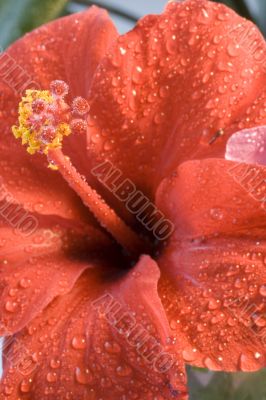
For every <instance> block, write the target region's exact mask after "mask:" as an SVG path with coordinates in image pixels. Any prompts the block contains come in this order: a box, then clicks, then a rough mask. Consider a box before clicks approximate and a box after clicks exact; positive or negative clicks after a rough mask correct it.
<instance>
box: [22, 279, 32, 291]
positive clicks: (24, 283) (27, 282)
mask: <svg viewBox="0 0 266 400" xmlns="http://www.w3.org/2000/svg"><path fill="white" fill-rule="evenodd" d="M30 285H31V280H30V279H26V278H22V279H21V280H20V281H19V286H20V287H21V288H22V289H26V288H28V287H30Z"/></svg>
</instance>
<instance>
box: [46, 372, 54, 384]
mask: <svg viewBox="0 0 266 400" xmlns="http://www.w3.org/2000/svg"><path fill="white" fill-rule="evenodd" d="M46 379H47V382H49V383H53V382H56V381H57V375H56V372H48V374H47V375H46Z"/></svg>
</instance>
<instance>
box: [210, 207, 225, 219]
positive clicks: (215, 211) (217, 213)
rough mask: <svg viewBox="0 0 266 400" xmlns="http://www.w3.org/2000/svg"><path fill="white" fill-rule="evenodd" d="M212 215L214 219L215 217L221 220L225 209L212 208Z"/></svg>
mask: <svg viewBox="0 0 266 400" xmlns="http://www.w3.org/2000/svg"><path fill="white" fill-rule="evenodd" d="M210 216H211V217H212V219H215V220H217V221H221V220H222V219H223V217H224V215H223V211H222V210H221V209H219V208H212V209H211V210H210Z"/></svg>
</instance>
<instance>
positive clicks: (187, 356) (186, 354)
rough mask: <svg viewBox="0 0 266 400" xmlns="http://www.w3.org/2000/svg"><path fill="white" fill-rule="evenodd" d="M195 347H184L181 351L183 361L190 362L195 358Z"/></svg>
mask: <svg viewBox="0 0 266 400" xmlns="http://www.w3.org/2000/svg"><path fill="white" fill-rule="evenodd" d="M196 351H197V350H196V349H185V350H183V352H182V355H183V358H184V360H185V361H187V362H190V361H194V360H195V359H196Z"/></svg>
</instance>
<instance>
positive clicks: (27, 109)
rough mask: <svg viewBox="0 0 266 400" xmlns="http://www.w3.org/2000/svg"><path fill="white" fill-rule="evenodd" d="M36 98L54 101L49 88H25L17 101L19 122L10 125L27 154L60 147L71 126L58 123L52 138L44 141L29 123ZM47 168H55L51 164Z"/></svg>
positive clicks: (46, 152) (49, 101)
mask: <svg viewBox="0 0 266 400" xmlns="http://www.w3.org/2000/svg"><path fill="white" fill-rule="evenodd" d="M38 99H41V100H44V101H45V102H46V103H48V104H51V105H52V104H53V102H54V98H53V96H52V95H51V93H50V91H49V90H41V91H40V90H27V91H26V95H25V96H24V97H22V100H21V102H20V103H19V109H18V113H19V118H18V122H19V124H18V126H13V127H12V132H13V134H14V136H15V138H16V139H21V143H22V145H27V152H28V153H29V154H35V153H36V152H42V153H44V154H48V152H49V150H50V149H55V148H61V147H62V141H63V137H64V136H69V135H70V134H71V128H70V126H69V125H68V124H67V123H60V124H58V126H57V127H56V131H55V137H54V138H53V140H52V141H51V142H48V143H47V141H44V140H43V139H42V138H41V135H40V132H37V131H35V130H34V129H33V127H32V126H31V123H30V118H31V116H32V115H33V110H32V103H33V102H34V101H35V100H38ZM45 125H49V121H46V122H45V123H44V126H45ZM49 168H52V169H56V167H55V166H53V165H51V164H50V165H49Z"/></svg>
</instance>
